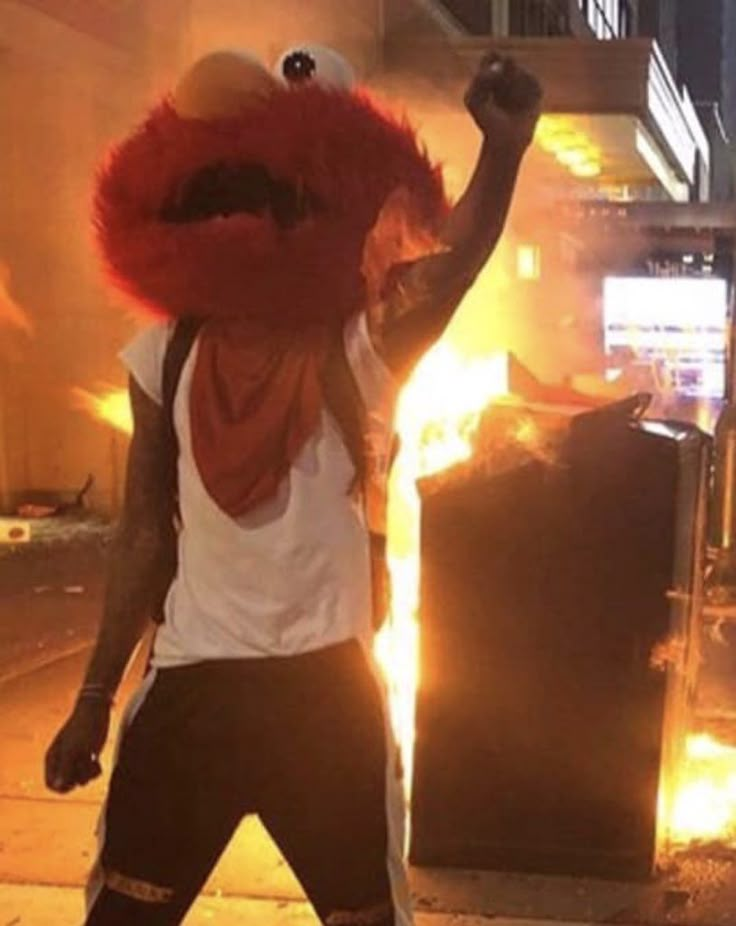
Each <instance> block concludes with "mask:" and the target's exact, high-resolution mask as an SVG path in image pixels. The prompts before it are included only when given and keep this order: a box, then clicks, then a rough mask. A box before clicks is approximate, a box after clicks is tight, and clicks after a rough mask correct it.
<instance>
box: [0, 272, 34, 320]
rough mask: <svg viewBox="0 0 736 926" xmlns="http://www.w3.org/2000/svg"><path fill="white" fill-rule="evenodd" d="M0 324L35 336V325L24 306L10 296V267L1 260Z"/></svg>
mask: <svg viewBox="0 0 736 926" xmlns="http://www.w3.org/2000/svg"><path fill="white" fill-rule="evenodd" d="M0 323H6V324H8V325H10V326H11V327H12V328H17V329H18V330H19V331H22V332H23V333H24V334H27V335H29V336H30V335H32V334H33V323H32V322H31V320H30V318H29V317H28V315H27V314H26V312H25V311H24V310H23V308H22V306H20V305H19V304H18V302H16V300H15V299H14V298H13V297H12V295H11V294H10V267H8V265H7V264H6V263H5V262H4V261H2V260H0Z"/></svg>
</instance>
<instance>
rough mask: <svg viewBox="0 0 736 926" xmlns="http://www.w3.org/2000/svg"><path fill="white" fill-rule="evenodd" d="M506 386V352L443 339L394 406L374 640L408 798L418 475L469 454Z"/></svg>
mask: <svg viewBox="0 0 736 926" xmlns="http://www.w3.org/2000/svg"><path fill="white" fill-rule="evenodd" d="M507 392H508V357H507V355H505V354H494V355H491V356H487V357H480V358H477V359H468V357H467V356H466V355H465V351H464V350H462V349H461V348H459V347H455V346H452V345H451V344H450V343H448V342H446V341H441V342H440V343H439V344H437V345H436V346H435V347H434V348H433V349H432V350H431V351H429V352H428V353H427V354H426V355H425V356H424V358H423V359H422V360H421V361H420V363H419V364H418V365H417V368H416V370H415V372H414V375H413V376H412V378H411V379H410V381H409V382H408V383H407V385H406V386H405V387H404V389H403V390H402V393H401V396H400V398H399V403H398V409H397V419H396V424H397V430H398V432H399V435H400V438H401V451H400V453H399V455H398V457H397V460H396V463H395V466H394V470H393V473H392V477H391V485H390V491H389V510H388V549H389V569H390V572H391V586H392V587H391V606H390V614H389V616H388V620H387V622H386V624H385V626H384V628H383V630H382V631H381V633H380V634H379V636H378V638H377V639H376V644H375V654H376V657H377V659H378V662H379V664H380V665H381V667H382V669H383V672H384V674H385V677H386V682H387V685H388V689H389V703H390V709H391V720H392V723H393V727H394V733H395V735H396V737H397V739H398V741H399V745H400V748H401V756H402V762H403V766H404V773H405V778H404V781H405V786H406V797H407V800H408V799H409V796H410V789H411V779H412V771H413V751H414V709H415V696H416V690H417V686H418V684H419V682H420V677H419V623H418V607H419V508H420V501H419V493H418V491H417V486H416V481H417V479H419V478H421V477H423V476H429V475H431V474H432V473H437V472H439V471H441V470H443V469H446V468H447V467H448V466H451V465H453V464H455V463H459V462H462V461H463V460H467V459H469V458H470V456H471V454H472V450H473V448H472V437H473V434H474V432H475V430H476V428H477V426H478V423H479V421H480V416H481V413H482V412H483V410H484V409H485V408H486V407H487V406H488V405H489V403H491V402H492V401H494V400H495V399H498V398H499V397H501V396H504V395H506V393H507Z"/></svg>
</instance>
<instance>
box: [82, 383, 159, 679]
mask: <svg viewBox="0 0 736 926" xmlns="http://www.w3.org/2000/svg"><path fill="white" fill-rule="evenodd" d="M130 399H131V406H132V410H133V420H134V424H135V429H134V433H133V439H132V441H131V445H130V452H129V455H128V469H127V476H126V487H125V501H124V506H123V513H122V516H121V519H120V524H119V526H118V530H117V534H116V537H115V540H114V543H113V548H112V552H111V557H110V568H109V574H108V584H107V592H106V596H105V604H104V610H103V615H102V622H101V625H100V630H99V633H98V637H97V642H96V645H95V649H94V652H93V654H92V658H91V660H90V663H89V667H88V669H87V673H86V676H85V679H84V684H85V685H87V686H99V687H100V688H101V689H102V690H104V691H106V692H108V693H109V694H110V696H112V694H113V693H114V692H115V690H116V689H117V687H118V684H119V683H120V680H121V678H122V676H123V673H124V671H125V667H126V665H127V663H128V660H129V659H130V656H131V654H132V653H133V650H134V649H135V647H136V644H137V643H138V642H139V640H140V639H141V637H142V635H143V632H144V630H145V629H146V626H147V624H148V621H149V619H150V618H151V617H153V612H154V610H155V608H156V606H157V604H158V603H159V600H160V598H161V597H162V594H163V592H164V588H162V585H165V584H167V583H168V581H169V580H170V578H171V572H170V557H171V554H172V552H173V550H174V546H173V544H174V542H175V540H174V538H173V536H172V532H173V507H172V503H171V500H170V499H171V487H170V485H169V471H168V468H167V465H166V462H167V460H168V459H169V455H170V454H171V452H172V450H171V448H169V447H167V443H166V432H165V428H164V421H163V412H162V410H161V408H160V407H159V406H158V405H156V403H155V402H153V401H152V400H151V399H149V398H148V396H146V395H145V393H144V392H143V391H142V390H141V389H140V387H139V386H138V385H137V384H136V383H135V381H134V380H133V379H131V381H130Z"/></svg>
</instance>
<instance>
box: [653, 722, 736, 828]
mask: <svg viewBox="0 0 736 926" xmlns="http://www.w3.org/2000/svg"><path fill="white" fill-rule="evenodd" d="M680 776H681V777H680V784H679V787H678V788H677V791H676V793H675V797H674V801H673V804H672V809H671V813H670V819H669V836H670V840H671V842H672V843H674V844H675V845H683V844H687V843H691V842H694V841H712V840H721V841H727V842H733V841H734V840H736V748H734V747H733V746H726V745H724V744H722V743H719V742H718V741H717V740H715V739H714V738H713V737H712V736H709V735H707V734H697V735H692V736H690V737H688V740H687V744H686V758H685V762H684V767H683V768H682V769H681V770H680Z"/></svg>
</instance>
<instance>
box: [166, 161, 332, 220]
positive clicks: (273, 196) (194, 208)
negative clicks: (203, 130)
mask: <svg viewBox="0 0 736 926" xmlns="http://www.w3.org/2000/svg"><path fill="white" fill-rule="evenodd" d="M318 209H319V203H318V200H317V198H316V197H315V196H314V195H313V194H312V193H311V192H310V191H309V190H307V189H306V188H305V187H304V186H301V185H300V186H295V185H294V184H291V183H288V182H287V181H284V180H275V179H274V178H273V177H272V176H271V175H270V174H269V172H268V171H267V170H266V168H265V167H263V166H262V165H261V164H225V163H220V164H211V165H208V166H207V167H203V168H201V170H198V171H197V172H196V173H195V174H194V175H193V176H192V177H191V178H190V179H189V180H187V182H186V183H185V184H184V185H183V186H181V187H180V188H179V190H178V191H177V192H176V194H175V195H174V196H173V197H172V198H171V199H170V200H169V201H168V202H167V203H165V204H164V207H163V208H162V209H161V212H160V213H159V218H160V219H161V221H162V222H167V223H171V224H187V223H194V222H204V221H207V220H208V219H214V218H229V217H230V216H233V215H238V214H248V215H255V216H265V215H267V214H269V213H270V215H272V217H273V219H274V221H275V222H276V224H277V225H278V226H279V227H280V228H282V229H289V228H293V227H294V226H295V225H296V224H297V223H298V222H301V221H303V220H304V219H306V218H307V217H308V216H309V215H311V214H313V213H315V212H316V211H318Z"/></svg>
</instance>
